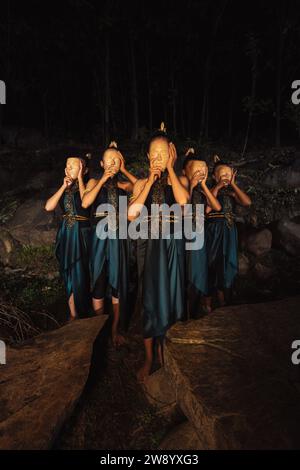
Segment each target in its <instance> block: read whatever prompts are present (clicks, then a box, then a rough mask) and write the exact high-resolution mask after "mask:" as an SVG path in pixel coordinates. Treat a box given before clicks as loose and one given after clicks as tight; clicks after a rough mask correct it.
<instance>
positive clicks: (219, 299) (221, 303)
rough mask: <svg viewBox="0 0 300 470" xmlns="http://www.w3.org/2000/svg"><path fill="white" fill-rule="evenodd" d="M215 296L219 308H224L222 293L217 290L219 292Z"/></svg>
mask: <svg viewBox="0 0 300 470" xmlns="http://www.w3.org/2000/svg"><path fill="white" fill-rule="evenodd" d="M217 296H218V302H219V306H220V307H224V306H225V305H226V302H225V297H224V292H223V291H220V290H219V291H218V292H217Z"/></svg>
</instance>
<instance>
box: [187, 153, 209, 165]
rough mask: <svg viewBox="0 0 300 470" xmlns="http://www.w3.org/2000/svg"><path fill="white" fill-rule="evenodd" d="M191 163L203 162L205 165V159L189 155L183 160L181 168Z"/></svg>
mask: <svg viewBox="0 0 300 470" xmlns="http://www.w3.org/2000/svg"><path fill="white" fill-rule="evenodd" d="M192 161H198V162H205V163H206V164H207V162H206V159H205V158H204V157H201V156H200V155H195V154H190V155H188V156H187V157H185V159H184V160H183V165H182V167H183V168H185V167H186V166H187V164H188V163H189V162H192Z"/></svg>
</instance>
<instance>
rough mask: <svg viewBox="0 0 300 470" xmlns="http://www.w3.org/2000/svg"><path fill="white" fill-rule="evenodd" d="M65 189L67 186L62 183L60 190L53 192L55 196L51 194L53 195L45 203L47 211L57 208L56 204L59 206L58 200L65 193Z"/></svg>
mask: <svg viewBox="0 0 300 470" xmlns="http://www.w3.org/2000/svg"><path fill="white" fill-rule="evenodd" d="M64 191H65V187H64V185H62V186H61V187H60V188H59V189H58V191H56V193H55V194H53V196H51V197H50V198H49V199H48V200H47V202H46V204H45V209H46V211H54V209H55V208H56V206H57V204H58V202H59V200H60V198H61V196H62V195H63V193H64Z"/></svg>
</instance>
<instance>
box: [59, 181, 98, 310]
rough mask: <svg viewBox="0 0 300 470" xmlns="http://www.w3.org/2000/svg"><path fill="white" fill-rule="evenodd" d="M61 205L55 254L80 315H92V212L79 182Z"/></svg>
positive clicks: (66, 194) (62, 198) (73, 186)
mask: <svg viewBox="0 0 300 470" xmlns="http://www.w3.org/2000/svg"><path fill="white" fill-rule="evenodd" d="M59 205H60V207H61V209H62V211H63V219H62V221H61V223H60V226H59V229H58V232H57V235H56V244H55V254H56V257H57V259H58V262H59V270H60V274H61V277H62V279H63V281H64V285H65V288H66V292H67V297H68V299H69V297H70V296H71V294H72V293H73V294H74V302H75V308H76V312H77V315H78V316H80V317H82V316H85V315H87V314H88V313H89V312H90V276H89V261H88V259H89V258H88V247H89V237H90V219H89V214H90V210H89V209H83V208H82V206H81V198H80V193H79V186H78V181H76V182H75V183H74V184H73V185H72V186H71V187H70V188H67V189H66V190H65V192H64V194H63V195H62V196H61V198H60V200H59Z"/></svg>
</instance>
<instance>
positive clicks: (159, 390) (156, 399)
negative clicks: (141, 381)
mask: <svg viewBox="0 0 300 470" xmlns="http://www.w3.org/2000/svg"><path fill="white" fill-rule="evenodd" d="M144 391H145V394H146V398H147V400H148V401H149V403H150V404H151V405H152V406H155V407H156V408H157V409H158V410H159V413H160V415H161V416H164V417H165V418H167V419H169V420H175V419H177V418H179V417H180V416H182V413H181V411H180V409H179V408H178V405H177V399H176V394H175V392H176V390H175V389H174V387H173V384H172V379H171V377H170V376H169V375H168V374H167V372H166V371H165V370H164V368H163V367H161V368H160V369H158V370H157V371H156V372H154V373H153V374H151V375H150V376H149V379H148V380H147V381H146V382H145V385H144Z"/></svg>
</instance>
